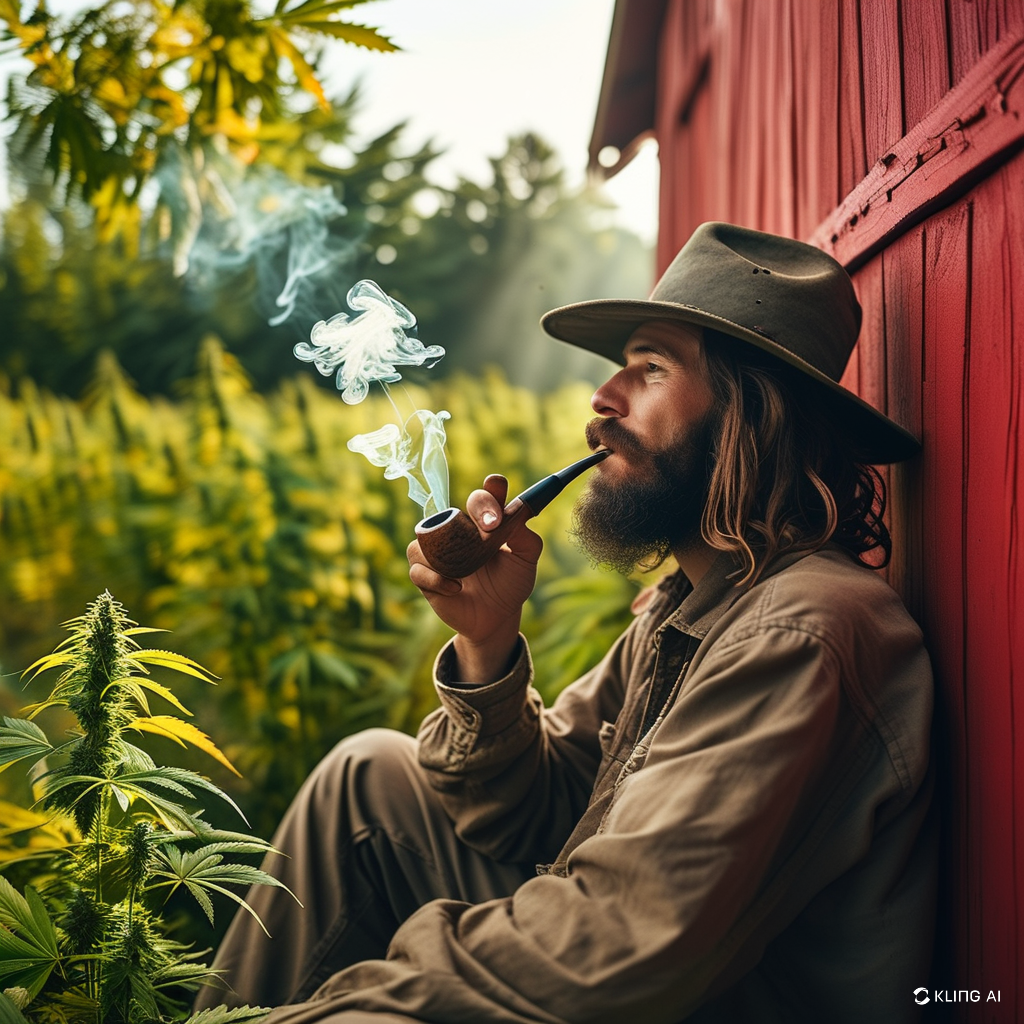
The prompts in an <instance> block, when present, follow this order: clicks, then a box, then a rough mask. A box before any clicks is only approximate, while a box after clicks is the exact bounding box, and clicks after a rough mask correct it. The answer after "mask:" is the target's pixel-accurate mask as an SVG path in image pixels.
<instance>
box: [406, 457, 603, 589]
mask: <svg viewBox="0 0 1024 1024" xmlns="http://www.w3.org/2000/svg"><path fill="white" fill-rule="evenodd" d="M609 455H611V452H610V451H609V450H608V449H607V448H602V449H601V450H600V451H597V452H594V453H593V454H591V455H588V456H587V457H586V458H584V459H580V460H579V462H574V463H573V464H572V465H571V466H566V467H565V469H561V470H559V471H558V472H557V473H552V474H551V475H550V476H546V477H544V479H543V480H539V481H537V483H535V484H534V485H533V486H532V487H527V489H526V490H525V491H523V493H522V494H519V495H516V497H514V498H513V499H512V500H511V501H510V502H509V503H508V504H507V505H506V506H505V510H504V515H503V517H502V520H501V525H499V526H498V527H497V528H496V529H494V530H492V531H491V532H490V533H489V534H487V535H486V537H481V536H480V531H479V530H478V529H477V525H476V523H474V522H473V520H472V519H470V518H469V516H467V515H466V513H465V512H462V511H460V510H459V509H457V508H446V509H445V510H444V511H443V512H437V513H435V514H434V515H432V516H428V517H427V518H426V519H421V520H420V521H419V523H417V524H416V539H417V540H418V541H419V542H420V550H421V551H422V552H423V554H424V556H425V557H426V560H427V562H428V564H429V565H430V567H431V568H432V569H435V570H436V571H437V572H439V573H441V575H442V576H448V577H449V578H451V579H453V580H460V579H462V578H463V577H465V576H469V575H470V574H471V573H474V572H476V571H477V569H479V568H480V566H481V565H483V564H484V562H486V561H487V560H488V559H489V558H490V557H491V556H492V555H493V554H494V552H495V551H497V550H498V548H500V547H501V545H502V544H504V543H505V538H506V537H508V535H509V534H510V533H511V532H512V531H513V530H514V529H515V528H516V527H517V526H518V525H519V524H520V523H525V522H526V520H527V519H531V518H533V516H535V515H537V513H538V512H540V510H541V509H543V508H544V507H545V506H546V505H547V504H548V502H550V501H551V499H552V498H554V497H556V496H557V495H559V494H561V492H562V490H563V488H564V487H565V486H566V484H568V483H569V482H570V481H572V480H575V479H576V477H578V476H579V475H580V473H582V472H583V471H584V470H587V469H590V467H591V466H596V465H597V464H598V463H599V462H600V461H601V460H602V459H606V458H607V457H608V456H609Z"/></svg>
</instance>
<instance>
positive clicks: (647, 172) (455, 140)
mask: <svg viewBox="0 0 1024 1024" xmlns="http://www.w3.org/2000/svg"><path fill="white" fill-rule="evenodd" d="M49 6H50V9H51V10H54V11H69V10H74V9H78V8H81V7H82V6H84V5H83V3H82V0H50V4H49ZM613 7H614V0H517V2H515V3H508V2H496V0H373V2H371V3H368V4H366V5H360V6H357V7H355V8H354V9H353V10H352V12H351V15H352V17H351V20H353V21H361V22H364V23H366V24H370V25H374V26H376V27H378V28H380V29H381V30H382V31H383V32H384V34H385V35H388V36H390V37H391V38H392V39H393V40H394V41H395V42H396V43H397V44H398V45H399V46H400V47H401V48H402V52H400V53H391V54H382V53H371V52H368V51H365V50H362V49H357V48H356V47H353V46H346V45H342V44H339V45H337V46H335V47H333V48H332V50H331V51H330V53H329V60H328V75H327V84H328V87H329V92H332V93H341V92H344V91H347V89H348V87H349V86H350V85H351V84H352V82H353V81H355V80H356V79H357V78H360V79H361V80H362V82H363V85H364V93H363V95H364V105H363V111H362V114H361V115H360V118H359V120H358V121H357V124H356V127H357V129H358V131H359V132H360V134H362V135H363V136H365V137H367V138H369V137H371V136H373V135H375V134H378V133H379V132H382V131H384V130H385V129H387V128H390V127H391V126H392V125H394V124H395V123H396V122H398V121H403V120H407V121H408V122H409V130H408V138H409V141H410V143H411V144H413V145H418V144H420V143H422V142H423V141H425V140H426V139H428V138H433V139H434V140H435V141H436V142H437V143H438V144H440V145H441V146H443V147H444V148H445V150H446V153H445V155H444V156H443V157H441V158H440V159H439V160H438V161H437V162H436V163H435V164H434V170H433V172H432V173H433V177H434V179H435V180H436V181H437V182H438V183H439V184H445V185H447V184H452V183H453V182H454V180H455V179H456V178H457V176H458V175H460V174H461V175H464V176H465V177H468V178H471V179H473V180H476V181H482V180H486V179H487V176H488V170H489V169H488V165H487V158H488V157H491V156H498V155H499V154H500V153H501V152H502V151H503V150H504V148H505V141H506V139H507V138H508V136H509V135H511V134H513V133H515V132H520V131H524V130H527V129H529V130H533V131H536V132H538V133H539V134H540V135H541V136H542V137H544V138H545V139H547V141H548V142H550V143H551V144H552V145H553V146H554V147H555V148H556V150H557V151H558V152H559V154H560V155H561V157H562V160H563V162H564V164H565V167H566V170H567V172H568V175H569V179H570V181H571V182H572V183H574V184H575V183H579V182H582V180H583V177H584V172H585V168H586V165H587V147H588V144H589V141H590V134H591V130H592V128H593V123H594V113H595V111H596V109H597V97H598V92H599V90H600V87H601V75H602V72H603V69H604V59H605V50H606V48H607V45H608V33H609V30H610V27H611V18H612V9H613ZM19 64H20V59H19V58H17V57H8V58H6V59H4V60H3V61H0V85H2V86H3V87H4V91H5V90H6V87H5V85H4V82H5V80H6V77H7V75H8V74H10V73H11V71H13V70H15V69H17V68H18V67H19ZM657 175H658V170H657V156H656V149H655V148H654V146H653V145H651V144H649V145H648V147H645V149H644V150H642V151H641V153H640V155H639V156H638V157H637V158H636V159H635V160H634V161H633V162H632V164H630V165H629V167H627V168H626V169H625V170H624V171H622V172H621V173H620V174H619V175H617V176H616V177H615V178H613V179H612V180H611V181H610V182H609V183H608V184H607V185H606V186H605V187H606V192H607V194H608V196H609V197H610V198H611V199H612V201H613V202H615V203H616V205H617V206H618V207H619V214H618V222H619V223H620V224H622V225H623V226H625V227H628V228H631V229H632V230H634V231H636V232H637V233H638V234H639V235H640V236H641V237H643V238H644V239H645V240H648V241H653V240H654V237H655V233H656V230H657V181H658V177H657ZM4 184H5V183H4V182H3V181H2V180H0V199H2V198H4V196H3V192H4V191H5V190H4V188H3V186H4Z"/></svg>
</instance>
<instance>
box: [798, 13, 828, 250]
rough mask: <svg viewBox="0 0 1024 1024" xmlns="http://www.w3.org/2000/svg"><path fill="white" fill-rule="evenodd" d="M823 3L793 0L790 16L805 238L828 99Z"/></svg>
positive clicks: (811, 220) (816, 191) (812, 222)
mask: <svg viewBox="0 0 1024 1024" xmlns="http://www.w3.org/2000/svg"><path fill="white" fill-rule="evenodd" d="M820 7H821V5H819V4H811V3H809V2H808V0H793V10H792V17H791V18H790V32H791V39H790V74H791V75H792V79H793V113H792V119H793V151H794V163H795V171H794V177H795V179H796V180H795V184H796V191H795V195H794V200H795V207H794V215H795V226H794V229H793V232H792V233H793V235H794V236H795V237H796V238H804V237H805V236H806V235H808V234H810V232H811V230H812V229H813V228H815V227H817V225H818V222H819V221H820V220H821V217H820V216H817V204H818V197H819V195H820V194H821V163H820V161H819V160H818V159H817V156H818V152H817V151H818V149H819V147H821V146H822V145H823V144H824V143H825V140H824V139H821V138H820V136H819V126H820V124H821V107H822V104H823V103H826V102H827V100H826V98H825V97H823V96H822V90H821V70H822V69H821V38H820V28H821V19H820V17H819V15H818V10H819V9H820Z"/></svg>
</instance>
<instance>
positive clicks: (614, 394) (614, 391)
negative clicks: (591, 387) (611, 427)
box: [590, 370, 627, 418]
mask: <svg viewBox="0 0 1024 1024" xmlns="http://www.w3.org/2000/svg"><path fill="white" fill-rule="evenodd" d="M621 373H622V371H621V370H620V371H619V373H617V374H615V376H613V377H610V378H609V379H608V380H606V381H605V382H604V383H603V384H602V385H601V386H600V387H599V388H598V389H597V390H596V391H595V392H594V394H593V395H592V396H591V399H590V407H591V409H593V410H594V412H596V413H597V414H598V416H615V417H618V418H621V417H623V416H625V415H626V410H627V404H626V397H625V392H624V391H623V388H622V386H621V380H620V377H621Z"/></svg>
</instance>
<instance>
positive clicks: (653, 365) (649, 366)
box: [647, 363, 661, 373]
mask: <svg viewBox="0 0 1024 1024" xmlns="http://www.w3.org/2000/svg"><path fill="white" fill-rule="evenodd" d="M647 369H648V370H650V371H651V373H656V372H657V371H658V370H660V369H661V367H660V366H659V365H658V364H657V363H648V364H647Z"/></svg>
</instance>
